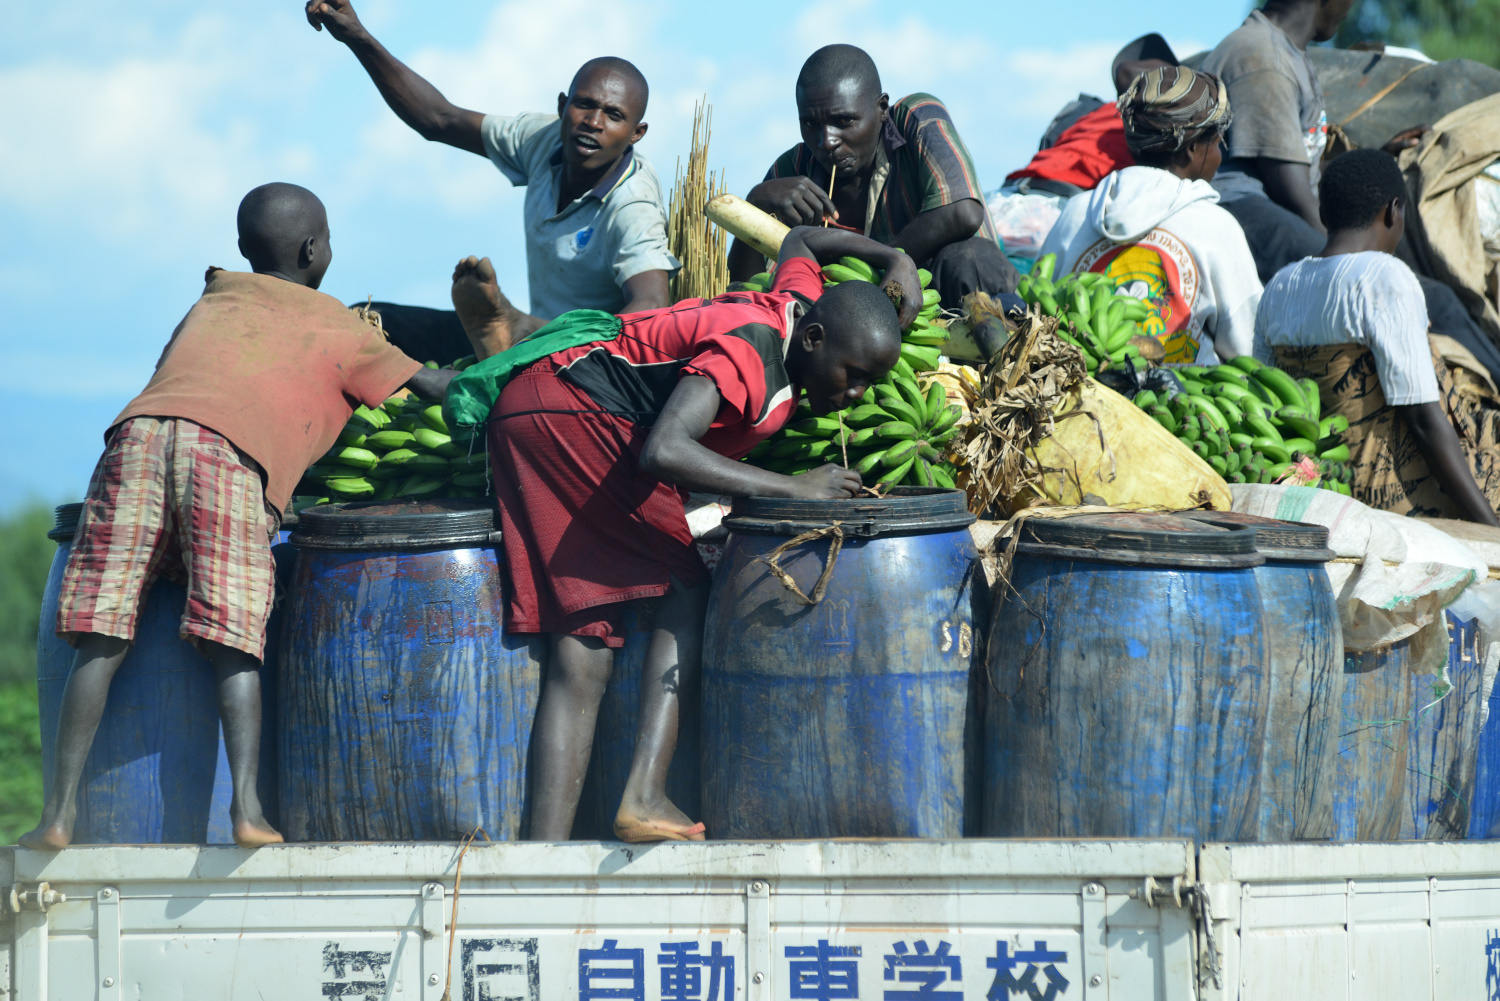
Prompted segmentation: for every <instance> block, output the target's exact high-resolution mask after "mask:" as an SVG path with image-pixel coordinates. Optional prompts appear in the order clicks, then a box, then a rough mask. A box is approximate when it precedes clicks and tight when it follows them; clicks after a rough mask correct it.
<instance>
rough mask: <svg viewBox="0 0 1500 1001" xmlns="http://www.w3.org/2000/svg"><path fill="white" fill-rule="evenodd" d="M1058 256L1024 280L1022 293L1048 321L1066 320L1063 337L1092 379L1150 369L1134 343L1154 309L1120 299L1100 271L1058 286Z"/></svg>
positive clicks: (1069, 278) (1051, 256) (1040, 262)
mask: <svg viewBox="0 0 1500 1001" xmlns="http://www.w3.org/2000/svg"><path fill="white" fill-rule="evenodd" d="M1056 267H1057V255H1056V254H1047V255H1045V256H1044V257H1041V258H1038V259H1037V262H1036V264H1035V265H1034V266H1033V267H1032V269H1031V274H1030V275H1028V276H1026V277H1025V278H1023V279H1021V283H1020V284H1019V285H1017V286H1016V294H1017V295H1019V296H1020V297H1021V298H1022V299H1024V300H1026V302H1027V304H1028V305H1032V306H1036V307H1037V308H1038V309H1040V310H1041V312H1042V314H1043V315H1045V316H1054V317H1056V318H1057V319H1058V320H1060V321H1062V322H1061V323H1059V324H1058V327H1057V336H1059V337H1061V338H1062V339H1063V340H1065V341H1067V342H1068V343H1069V344H1072V345H1073V346H1074V347H1076V348H1078V350H1079V351H1080V352H1081V353H1082V354H1083V362H1084V365H1085V367H1087V368H1088V371H1089V374H1090V375H1094V374H1095V373H1097V372H1098V371H1099V370H1100V369H1102V368H1121V367H1123V366H1125V365H1133V366H1135V367H1136V368H1137V369H1143V368H1145V367H1146V362H1145V360H1144V359H1142V358H1141V352H1140V349H1139V348H1137V347H1135V346H1134V345H1132V344H1131V343H1130V339H1131V338H1132V337H1135V336H1137V335H1139V334H1141V333H1142V332H1143V331H1142V329H1141V321H1142V320H1144V319H1146V317H1148V316H1149V315H1150V313H1151V310H1150V307H1149V306H1147V305H1146V304H1145V303H1144V302H1143V301H1142V300H1140V299H1136V298H1134V297H1133V296H1127V295H1117V294H1116V286H1115V283H1114V282H1112V281H1110V280H1109V278H1107V277H1106V276H1104V275H1102V274H1099V273H1097V272H1091V271H1084V272H1079V273H1077V274H1071V275H1065V276H1063V277H1062V278H1061V279H1059V280H1057V281H1056V282H1054V281H1053V280H1052V272H1053V270H1054V269H1055V268H1056Z"/></svg>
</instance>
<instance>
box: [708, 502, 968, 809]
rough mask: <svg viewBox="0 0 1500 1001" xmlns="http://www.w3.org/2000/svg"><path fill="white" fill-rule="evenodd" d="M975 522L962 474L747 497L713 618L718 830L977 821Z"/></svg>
mask: <svg viewBox="0 0 1500 1001" xmlns="http://www.w3.org/2000/svg"><path fill="white" fill-rule="evenodd" d="M972 522H973V518H972V516H970V515H969V513H968V511H967V510H966V508H965V504H964V497H963V495H962V494H961V493H958V492H956V491H939V490H922V489H918V488H903V489H899V490H896V491H893V493H892V495H891V496H889V497H887V498H884V499H854V500H845V501H796V500H772V499H766V498H751V499H746V500H741V501H738V502H736V504H735V507H734V510H733V511H732V513H731V515H730V517H729V518H728V519H726V521H725V525H726V527H727V528H728V529H729V531H730V533H731V534H730V537H729V541H728V543H727V544H726V546H725V549H724V556H723V560H722V561H721V562H720V564H719V567H718V570H717V571H716V573H715V576H714V584H713V593H712V595H711V597H710V599H709V610H708V619H707V626H706V631H705V635H704V646H705V654H704V665H703V736H702V747H703V814H702V817H703V820H704V823H705V824H706V825H707V827H708V836H709V837H710V838H830V837H916V838H957V837H961V836H962V834H963V825H964V785H965V767H964V729H965V721H966V711H967V703H968V697H969V668H970V653H971V649H972V646H973V622H972V613H971V608H970V600H971V589H972V575H973V574H974V572H975V570H976V564H975V559H974V556H975V553H974V545H973V542H972V541H971V540H970V538H969V533H968V531H967V528H968V526H969V525H970V524H971V523H972ZM834 525H837V526H838V529H839V531H840V532H841V533H842V538H843V542H842V546H840V545H839V544H838V540H837V538H836V537H835V536H834V535H832V534H831V531H832V526H834ZM778 550H780V551H781V552H780V555H779V556H777V552H778ZM772 563H779V565H780V567H781V569H782V570H783V571H784V572H785V573H786V574H787V575H789V580H790V581H791V582H792V583H793V584H795V586H797V587H798V588H799V589H800V590H801V592H802V594H803V595H805V596H806V599H807V600H804V599H803V598H799V597H798V596H797V595H796V594H794V593H793V591H792V590H790V589H789V588H788V586H787V585H786V583H784V582H783V580H781V579H778V577H777V575H776V574H775V573H773V571H772ZM820 578H823V580H822V587H821V590H820V589H819V579H820ZM808 601H812V602H813V603H812V604H809V603H807V602H808Z"/></svg>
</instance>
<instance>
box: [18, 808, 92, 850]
mask: <svg viewBox="0 0 1500 1001" xmlns="http://www.w3.org/2000/svg"><path fill="white" fill-rule="evenodd" d="M77 819H78V807H77V806H73V807H71V808H69V809H67V810H58V811H55V812H54V811H52V810H49V809H47V808H45V807H44V808H43V809H42V819H41V820H40V821H39V822H38V823H37V825H36V827H35V828H34V829H33V830H30V831H28V832H26V833H25V834H23V835H21V837H20V838H19V839H18V840H17V841H16V844H18V845H20V846H21V847H22V848H30V849H31V850H32V851H35V852H55V851H58V850H60V849H63V848H66V847H68V846H69V845H70V844H72V843H73V823H74V821H76V820H77Z"/></svg>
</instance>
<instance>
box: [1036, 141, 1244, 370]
mask: <svg viewBox="0 0 1500 1001" xmlns="http://www.w3.org/2000/svg"><path fill="white" fill-rule="evenodd" d="M1218 202H1219V193H1218V192H1217V191H1215V190H1214V189H1213V186H1212V185H1210V184H1209V183H1208V182H1207V181H1185V180H1183V179H1182V178H1180V177H1178V176H1176V175H1175V174H1172V173H1169V172H1167V171H1165V170H1159V169H1157V168H1156V167H1126V168H1124V169H1123V170H1117V171H1115V172H1114V173H1112V174H1110V175H1108V176H1107V177H1105V178H1104V180H1102V181H1100V182H1099V186H1098V187H1096V188H1095V189H1094V190H1093V191H1086V192H1084V193H1083V194H1080V195H1075V196H1074V197H1073V198H1071V199H1069V200H1068V203H1067V205H1066V206H1064V207H1063V211H1062V215H1061V217H1059V218H1058V220H1057V225H1056V226H1054V227H1053V229H1052V232H1051V233H1050V234H1048V236H1047V242H1046V243H1045V244H1044V245H1043V247H1042V253H1043V254H1050V253H1055V254H1056V255H1057V267H1056V269H1055V272H1054V273H1055V274H1058V275H1063V274H1067V273H1069V272H1072V271H1102V272H1104V273H1105V274H1107V275H1109V277H1111V278H1113V279H1114V280H1115V281H1116V282H1117V283H1119V284H1120V285H1121V290H1120V291H1121V293H1122V294H1129V295H1134V296H1136V297H1137V298H1141V299H1146V300H1147V301H1148V302H1150V303H1151V304H1152V305H1153V306H1154V307H1155V311H1154V313H1153V316H1152V317H1151V319H1149V320H1148V321H1147V322H1146V323H1144V324H1142V326H1144V327H1145V328H1146V332H1147V333H1148V334H1151V335H1153V336H1155V337H1157V338H1158V339H1160V340H1161V341H1162V344H1163V346H1164V347H1165V348H1166V351H1167V361H1169V362H1187V363H1194V362H1195V363H1197V364H1199V365H1213V364H1217V363H1218V362H1219V361H1220V360H1221V359H1229V358H1234V357H1236V356H1238V355H1247V354H1250V353H1251V351H1252V348H1253V345H1254V341H1255V311H1256V309H1257V307H1258V306H1259V305H1260V294H1261V286H1260V279H1259V278H1258V277H1257V276H1256V272H1255V259H1254V258H1253V257H1252V256H1251V255H1250V246H1249V244H1247V243H1246V242H1245V232H1244V230H1242V229H1240V224H1239V223H1238V222H1236V221H1235V219H1234V216H1232V215H1230V214H1229V213H1228V212H1227V211H1225V210H1224V209H1223V208H1222V207H1220V205H1219V204H1218ZM1205 334H1206V336H1205Z"/></svg>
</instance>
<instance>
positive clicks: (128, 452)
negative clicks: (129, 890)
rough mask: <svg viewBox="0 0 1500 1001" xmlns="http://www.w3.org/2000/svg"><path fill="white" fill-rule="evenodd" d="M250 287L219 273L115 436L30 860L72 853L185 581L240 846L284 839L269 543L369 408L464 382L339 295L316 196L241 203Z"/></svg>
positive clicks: (70, 593) (75, 611)
mask: <svg viewBox="0 0 1500 1001" xmlns="http://www.w3.org/2000/svg"><path fill="white" fill-rule="evenodd" d="M237 222H238V226H239V236H240V253H242V254H243V255H244V256H245V257H246V258H247V259H248V260H249V261H250V266H251V268H252V271H253V273H250V274H245V273H238V272H230V271H225V270H222V269H220V268H210V269H209V270H208V273H207V274H206V275H205V279H206V286H205V288H204V291H203V296H202V298H200V299H199V300H198V302H197V303H196V304H195V305H194V306H193V308H192V309H191V310H189V311H188V314H187V316H186V317H184V318H183V320H182V322H181V323H180V324H178V326H177V329H176V330H175V331H174V332H173V334H172V339H171V340H170V341H169V342H168V344H167V347H166V350H165V351H163V352H162V356H161V359H160V360H159V361H158V362H157V365H156V373H155V374H154V375H153V376H152V378H151V381H150V382H149V383H148V384H147V385H146V388H145V390H143V391H142V392H141V394H140V395H139V396H137V397H136V398H135V399H134V400H132V401H131V402H130V404H129V405H127V406H126V407H125V409H124V410H123V411H122V412H121V413H120V415H119V416H118V417H116V418H115V419H114V420H113V421H112V422H111V423H110V428H109V430H108V431H107V432H106V434H105V442H106V447H105V451H104V455H103V457H102V458H101V459H100V460H99V465H98V466H97V467H96V468H95V470H94V475H93V479H92V481H91V482H90V484H89V491H88V497H87V499H86V500H85V502H84V508H83V514H82V517H81V518H80V520H79V523H78V534H77V536H76V537H75V541H74V544H73V551H72V553H71V555H70V556H69V558H68V565H67V569H66V570H65V571H64V574H63V582H62V589H61V592H60V595H59V599H58V609H57V621H56V630H57V633H58V635H60V636H63V637H64V638H66V639H67V640H68V641H69V642H70V643H72V644H73V646H74V647H75V648H76V649H77V654H76V655H75V657H74V661H73V670H72V673H71V674H70V675H69V677H68V684H67V689H66V691H65V692H64V695H63V704H62V718H61V721H60V724H59V726H58V731H57V753H56V760H57V770H56V774H55V775H54V777H53V781H52V786H51V788H50V789H48V790H47V800H46V805H45V807H44V808H43V811H42V819H41V821H40V823H39V824H38V825H37V827H36V829H35V830H33V831H31V832H30V833H28V834H26V835H25V836H23V837H22V838H21V841H20V843H21V845H22V846H23V847H26V848H35V849H49V850H50V849H58V848H63V847H66V846H67V845H68V843H69V842H70V841H71V840H72V837H73V823H74V820H75V818H76V816H77V804H76V802H75V800H76V796H77V792H78V783H79V781H80V779H81V777H82V773H83V767H84V762H85V760H86V759H87V757H88V754H89V749H90V747H91V745H92V743H93V739H94V731H95V729H96V728H97V727H98V725H99V719H100V717H101V716H102V715H103V713H104V708H105V703H106V699H107V698H108V695H109V686H110V681H111V680H112V679H113V677H114V674H115V671H116V670H117V669H118V668H119V666H120V664H121V662H122V661H124V659H125V655H126V654H127V653H128V652H129V650H130V645H131V641H132V640H133V639H134V637H135V629H136V619H137V615H138V612H139V609H140V607H141V605H142V604H143V601H144V598H145V595H146V593H147V591H148V590H149V589H150V587H151V584H152V582H153V581H154V580H155V579H156V578H157V577H161V576H167V577H169V578H171V579H174V580H180V581H183V582H184V583H185V584H186V586H187V603H186V606H185V607H184V609H183V614H182V625H181V635H182V637H183V638H184V639H186V640H188V641H189V642H191V643H193V644H194V645H195V646H196V647H197V648H198V650H199V651H200V652H201V653H202V654H203V655H204V657H205V658H206V659H207V660H208V662H209V663H210V664H211V665H212V666H213V669H214V674H215V679H216V682H217V685H218V696H219V715H220V718H221V720H222V722H223V728H224V743H225V749H226V751H227V752H228V758H229V769H230V776H231V779H232V782H233V789H234V798H233V800H232V801H231V804H230V820H231V821H232V823H233V829H234V840H235V843H236V844H238V845H240V846H242V847H248V848H253V847H259V846H261V845H266V844H273V843H276V842H279V841H281V835H280V834H278V833H277V832H276V830H275V829H274V828H272V827H271V825H270V824H269V823H267V822H266V819H265V817H264V815H263V814H262V812H261V804H260V799H259V797H258V796H257V794H256V790H255V782H256V770H257V757H258V754H259V751H260V674H259V667H260V661H261V658H262V654H263V651H264V647H265V637H266V619H267V617H268V616H269V615H270V611H271V601H272V598H273V597H274V593H275V584H274V580H275V564H274V563H273V562H272V558H271V540H272V539H273V538H274V537H275V535H276V532H277V529H278V527H279V525H280V520H281V512H282V511H283V510H285V508H286V505H287V502H288V501H290V500H291V493H292V489H293V487H294V486H295V485H296V483H297V481H298V479H300V478H301V476H302V473H303V471H304V470H306V469H307V467H308V466H309V465H311V464H312V463H313V462H314V461H316V460H317V458H318V457H319V456H321V455H322V454H323V453H325V452H326V451H328V449H329V448H330V447H332V446H333V444H334V442H335V441H336V439H337V438H338V435H339V432H340V431H341V430H342V429H343V427H344V424H345V422H346V421H347V420H348V419H349V416H350V415H351V414H352V413H353V407H354V406H355V405H357V404H359V403H363V404H366V405H368V406H375V405H378V404H379V403H381V402H382V401H383V400H385V399H386V397H388V396H389V395H390V394H391V393H393V392H395V391H396V390H397V389H399V388H401V387H402V386H403V385H404V386H407V387H409V388H411V389H412V390H413V391H414V392H416V393H418V394H419V395H421V396H424V397H429V398H433V399H441V398H442V395H443V392H444V390H446V388H447V382H448V380H449V379H451V378H452V376H453V373H451V372H446V373H439V372H436V371H433V370H431V369H426V368H424V367H422V365H421V364H420V363H419V362H416V361H413V360H412V359H411V358H408V357H407V356H406V355H404V354H402V353H401V352H400V351H399V350H397V349H396V348H395V347H393V346H391V345H390V344H389V343H387V342H386V340H385V339H384V338H383V337H382V336H381V334H380V332H379V331H377V330H376V329H375V328H374V327H372V326H370V325H369V324H366V323H364V322H363V321H362V320H360V319H359V318H358V317H356V316H355V315H354V314H352V313H350V312H349V311H348V310H347V309H345V308H344V306H343V305H342V304H341V303H340V302H339V301H338V300H337V299H334V298H333V297H331V296H328V295H324V294H323V293H321V292H318V291H317V288H318V285H319V284H320V283H321V282H322V280H323V275H324V273H326V272H327V270H328V265H329V262H330V261H331V260H332V259H333V255H332V251H331V250H330V249H329V244H328V217H327V214H326V212H325V211H324V208H323V203H322V202H320V201H319V200H318V198H317V196H315V195H314V194H313V193H312V192H311V191H308V190H307V189H306V188H300V187H297V186H296V185H293V184H266V185H262V186H261V187H258V188H256V189H255V190H253V191H251V192H250V193H249V194H248V195H246V196H245V198H244V200H243V201H242V202H241V203H240V208H239V215H238V219H237Z"/></svg>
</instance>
